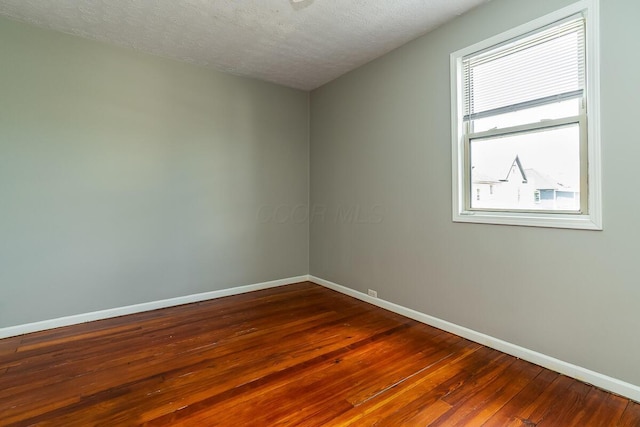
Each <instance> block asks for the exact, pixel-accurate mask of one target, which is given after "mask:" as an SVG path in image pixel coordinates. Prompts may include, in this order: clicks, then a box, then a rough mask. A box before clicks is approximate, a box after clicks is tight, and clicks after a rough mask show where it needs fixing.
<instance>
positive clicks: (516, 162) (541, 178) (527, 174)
mask: <svg viewBox="0 0 640 427" xmlns="http://www.w3.org/2000/svg"><path fill="white" fill-rule="evenodd" d="M513 166H517V167H518V169H519V171H520V173H521V174H522V178H523V180H524V182H525V183H529V184H533V186H534V187H535V189H536V190H568V191H571V190H570V188H569V187H567V186H565V185H563V184H561V183H559V182H558V181H557V180H556V179H554V178H553V177H551V176H549V175H547V174H545V173H542V172H540V171H538V170H536V169H533V168H528V169H525V168H524V167H523V166H522V162H521V161H520V157H519V156H516V157H515V158H514V159H513V162H511V164H510V165H509V169H508V171H507V175H506V176H505V178H504V179H501V178H497V177H495V176H494V175H492V174H491V173H488V172H486V171H483V170H479V169H478V168H476V167H473V168H472V170H471V180H472V182H474V183H476V184H499V183H503V182H509V180H510V179H511V178H512V177H511V171H512V169H513Z"/></svg>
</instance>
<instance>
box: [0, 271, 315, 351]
mask: <svg viewBox="0 0 640 427" xmlns="http://www.w3.org/2000/svg"><path fill="white" fill-rule="evenodd" d="M307 280H309V276H308V275H304V276H297V277H289V278H288V279H280V280H272V281H270V282H263V283H255V284H253V285H246V286H238V287H235V288H228V289H221V290H219V291H211V292H204V293H200V294H193V295H186V296H182V297H176V298H169V299H163V300H159V301H151V302H145V303H142V304H134V305H128V306H125V307H117V308H110V309H107V310H100V311H93V312H91V313H83V314H76V315H73V316H65V317H59V318H57V319H51V320H43V321H41V322H33V323H26V324H24V325H17V326H9V327H6V328H0V339H2V338H7V337H13V336H16V335H23V334H28V333H31V332H38V331H44V330H47V329H53V328H60V327H62V326H69V325H76V324H79V323H86V322H92V321H94V320H102V319H108V318H110V317H118V316H124V315H127V314H134V313H141V312H143V311H151V310H157V309H159V308H166V307H173V306H176V305H182V304H189V303H192V302H199V301H205V300H209V299H214V298H222V297H226V296H230V295H237V294H243V293H246V292H252V291H258V290H260V289H267V288H275V287H277V286H283V285H290V284H292V283H298V282H305V281H307Z"/></svg>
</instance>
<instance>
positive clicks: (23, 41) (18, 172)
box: [0, 19, 309, 327]
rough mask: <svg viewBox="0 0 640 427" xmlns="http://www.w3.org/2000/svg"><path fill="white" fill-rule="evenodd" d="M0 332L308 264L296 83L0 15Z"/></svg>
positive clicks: (300, 95)
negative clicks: (278, 210)
mask: <svg viewBox="0 0 640 427" xmlns="http://www.w3.org/2000/svg"><path fill="white" fill-rule="evenodd" d="M0 61H1V65H0V327H4V326H11V325H17V324H23V323H28V322H33V321H38V320H44V319H50V318H56V317H60V316H66V315H72V314H77V313H85V312H90V311H94V310H100V309H106V308H112V307H119V306H124V305H129V304H135V303H141V302H147V301H154V300H158V299H164V298H170V297H176V296H182V295H189V294H193V293H199V292H205V291H212V290H217V289H222V288H230V287H234V286H239V285H247V284H252V283H257V282H263V281H269V280H274V279H282V278H287V277H292V276H297V275H301V274H306V273H307V272H308V224H307V223H306V222H305V220H304V218H301V217H298V220H297V221H290V222H286V223H279V222H274V221H269V218H268V216H264V217H263V218H259V217H258V215H257V213H258V211H259V208H260V206H262V205H266V206H279V205H286V206H296V205H299V204H306V203H307V202H308V165H309V163H308V155H309V143H308V94H307V93H305V92H301V91H296V90H292V89H287V88H283V87H280V86H275V85H272V84H267V83H264V82H259V81H254V80H249V79H243V78H238V77H233V76H229V75H225V74H222V73H218V72H215V71H212V70H209V69H204V68H200V67H196V66H192V65H188V64H182V63H179V62H175V61H171V60H166V59H162V58H159V57H155V56H150V55H144V54H140V53H137V52H134V51H129V50H126V49H120V48H116V47H111V46H108V45H104V44H101V43H97V42H92V41H87V40H83V39H80V38H75V37H71V36H67V35H63V34H58V33H54V32H49V31H45V30H40V29H36V28H35V27H31V26H27V25H23V24H19V23H15V22H12V21H8V20H6V19H0Z"/></svg>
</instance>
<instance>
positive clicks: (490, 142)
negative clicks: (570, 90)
mask: <svg viewBox="0 0 640 427" xmlns="http://www.w3.org/2000/svg"><path fill="white" fill-rule="evenodd" d="M469 151H470V160H471V194H470V199H471V200H470V204H471V208H472V209H507V210H529V211H531V210H533V211H535V210H547V211H554V210H562V211H576V212H578V211H579V210H580V128H579V125H578V124H577V123H576V124H572V125H568V126H563V127H554V128H549V129H545V130H541V131H532V132H523V133H518V134H511V135H507V136H502V137H489V138H482V139H472V140H471V141H470V147H469Z"/></svg>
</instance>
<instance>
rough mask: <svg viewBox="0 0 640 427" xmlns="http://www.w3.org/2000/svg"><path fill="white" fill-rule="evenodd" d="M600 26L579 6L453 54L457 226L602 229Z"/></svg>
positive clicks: (589, 4) (587, 7)
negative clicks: (499, 225)
mask: <svg viewBox="0 0 640 427" xmlns="http://www.w3.org/2000/svg"><path fill="white" fill-rule="evenodd" d="M597 19H598V17H597V0H584V1H582V2H579V3H576V4H574V5H572V6H569V7H567V8H564V9H562V10H560V11H558V12H556V13H553V14H550V15H547V16H545V17H543V18H540V19H537V20H535V21H534V22H531V23H529V24H526V25H524V26H521V27H518V28H516V29H514V30H511V31H508V32H506V33H504V34H501V35H499V36H496V37H493V38H491V39H489V40H486V41H484V42H481V43H478V44H476V45H473V46H470V47H468V48H465V49H462V50H460V51H458V52H455V53H453V54H452V55H451V72H452V96H453V99H452V122H453V123H452V125H453V142H452V143H453V220H454V221H459V222H481V223H492V224H509V225H528V226H543V227H559V228H583V229H602V225H601V206H600V139H599V106H598V103H599V99H598V97H599V93H598V66H597V65H598V49H597V34H596V30H597ZM480 194H483V197H480ZM484 195H486V196H484ZM473 196H475V197H473Z"/></svg>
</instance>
